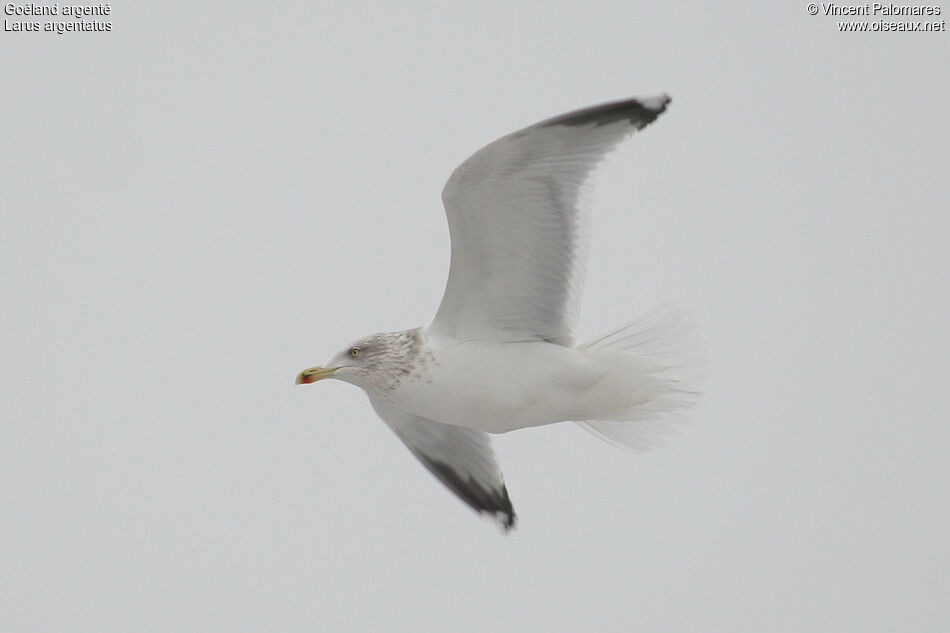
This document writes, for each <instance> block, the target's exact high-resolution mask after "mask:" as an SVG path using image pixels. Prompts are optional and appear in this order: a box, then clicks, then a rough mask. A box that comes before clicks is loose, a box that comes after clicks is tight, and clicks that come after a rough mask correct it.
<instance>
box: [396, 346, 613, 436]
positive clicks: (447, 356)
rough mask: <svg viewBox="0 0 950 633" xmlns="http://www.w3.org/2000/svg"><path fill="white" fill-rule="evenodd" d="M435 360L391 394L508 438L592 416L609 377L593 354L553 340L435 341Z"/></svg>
mask: <svg viewBox="0 0 950 633" xmlns="http://www.w3.org/2000/svg"><path fill="white" fill-rule="evenodd" d="M429 347H430V349H431V351H432V359H431V361H430V362H429V363H428V364H427V366H426V367H425V368H424V369H423V370H422V371H421V372H417V373H416V374H415V375H414V376H412V377H410V378H408V379H406V380H404V381H402V382H401V383H400V385H399V386H398V387H397V388H396V389H394V390H393V391H391V392H390V393H389V394H387V395H386V398H387V399H388V400H389V401H390V402H392V404H393V405H395V406H396V407H398V408H400V409H402V410H404V411H408V412H410V413H413V414H415V415H420V416H422V417H425V418H429V419H430V420H437V421H439V422H442V423H445V424H453V425H456V426H464V427H467V428H472V429H477V430H481V431H487V432H489V433H503V432H506V431H511V430H514V429H519V428H523V427H528V426H538V425H541V424H550V423H553V422H563V421H566V420H585V419H591V415H592V413H594V412H593V411H592V410H591V406H590V404H591V401H592V400H591V397H592V396H593V398H594V399H595V400H596V399H597V398H598V397H600V396H603V395H604V394H599V395H598V393H597V392H598V391H600V389H599V388H598V387H599V385H601V384H602V383H603V382H604V378H605V375H606V374H607V372H608V367H607V364H605V363H603V362H598V361H599V360H600V359H599V356H600V355H599V354H591V353H590V352H586V351H579V350H576V349H574V348H568V347H562V346H560V345H555V344H552V343H505V344H495V343H485V342H468V343H455V344H451V345H447V346H441V345H439V344H438V342H436V341H431V340H430V341H429Z"/></svg>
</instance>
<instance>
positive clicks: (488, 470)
mask: <svg viewBox="0 0 950 633" xmlns="http://www.w3.org/2000/svg"><path fill="white" fill-rule="evenodd" d="M370 402H372V404H373V408H374V409H375V410H376V413H377V414H379V417H381V418H382V419H383V421H384V422H385V423H386V424H387V425H388V426H389V428H391V429H392V430H393V431H395V433H396V435H398V436H399V439H401V440H402V441H403V442H404V443H405V444H406V446H408V447H409V450H410V451H412V453H413V455H415V456H416V457H417V458H419V461H421V462H422V463H423V464H424V465H425V467H426V468H428V469H429V471H430V472H431V473H432V474H433V475H435V476H436V477H438V478H439V481H441V482H442V483H443V484H445V485H446V487H448V489H449V490H451V491H452V492H454V493H455V494H456V495H458V496H459V498H461V499H462V500H463V501H464V502H465V503H467V504H468V505H470V506H471V507H472V508H474V509H475V511H476V512H478V513H482V512H486V513H488V514H489V515H491V516H492V518H494V519H495V520H496V521H498V523H499V524H500V525H501V526H502V527H503V528H504V529H505V530H506V531H507V530H510V529H511V528H512V527H514V525H515V510H514V508H513V507H512V505H511V499H510V498H509V497H508V489H507V488H506V487H505V481H504V479H503V478H502V475H501V468H499V466H498V462H497V461H496V460H495V452H494V451H493V450H492V447H491V441H490V440H489V438H488V435H487V434H485V433H482V432H480V431H473V430H471V429H466V428H462V427H458V426H450V425H448V424H442V423H441V422H435V421H434V420H429V419H427V418H422V417H419V416H416V415H412V414H411V413H406V412H404V411H401V410H399V409H396V408H395V407H393V406H391V405H389V404H388V403H386V402H384V401H381V400H377V399H373V398H370Z"/></svg>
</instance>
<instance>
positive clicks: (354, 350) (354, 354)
mask: <svg viewBox="0 0 950 633" xmlns="http://www.w3.org/2000/svg"><path fill="white" fill-rule="evenodd" d="M361 353H362V352H361V351H360V348H358V347H351V348H350V356H352V357H353V358H359V357H360V354H361Z"/></svg>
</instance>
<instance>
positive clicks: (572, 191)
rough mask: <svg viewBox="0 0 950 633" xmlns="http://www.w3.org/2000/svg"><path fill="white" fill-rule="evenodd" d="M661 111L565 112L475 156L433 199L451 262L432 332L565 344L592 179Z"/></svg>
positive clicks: (659, 101) (610, 107) (629, 103)
mask: <svg viewBox="0 0 950 633" xmlns="http://www.w3.org/2000/svg"><path fill="white" fill-rule="evenodd" d="M669 103H670V99H669V97H667V96H665V95H664V96H662V97H654V98H651V99H628V100H626V101H618V102H615V103H608V104H604V105H601V106H596V107H593V108H586V109H583V110H578V111H576V112H570V113H568V114H564V115H561V116H558V117H554V118H552V119H548V120H547V121H543V122H541V123H538V124H536V125H532V126H531V127H528V128H525V129H523V130H521V131H518V132H515V133H513V134H509V135H508V136H505V137H502V138H500V139H498V140H497V141H495V142H493V143H490V144H489V145H486V146H485V147H483V148H482V149H480V150H478V151H477V152H475V154H473V155H472V156H471V157H470V158H469V159H468V160H466V161H465V162H464V163H462V164H461V165H460V166H459V167H458V168H457V169H456V170H455V172H453V174H452V176H451V177H450V178H449V180H448V182H447V183H446V185H445V189H444V190H443V191H442V202H443V204H444V206H445V212H446V216H447V217H448V222H449V233H450V235H451V239H452V259H451V264H450V268H449V278H448V282H447V283H446V288H445V294H444V295H443V297H442V303H441V305H440V306H439V310H438V312H437V313H436V316H435V318H434V319H433V321H432V323H431V324H430V326H429V328H430V330H431V331H433V332H435V333H437V334H443V335H445V336H449V337H452V338H455V339H459V340H492V341H499V342H508V341H532V340H546V341H551V342H556V343H561V344H565V345H569V344H571V342H572V330H573V326H574V321H575V320H576V318H577V301H578V299H579V296H580V291H581V287H582V285H583V278H584V268H585V264H586V260H587V233H588V230H589V229H588V227H589V223H590V219H589V213H588V212H587V211H586V209H585V208H584V205H582V204H580V201H581V198H582V195H581V194H582V190H583V186H584V183H585V182H586V181H587V179H588V176H589V174H590V172H591V170H592V169H593V168H594V167H595V166H596V165H597V164H598V163H599V162H600V161H601V160H602V159H603V158H604V156H605V155H606V154H607V153H608V152H609V151H610V150H611V149H612V148H613V147H614V146H616V144H617V143H619V142H620V140H622V139H623V138H624V137H626V136H628V135H629V134H631V133H633V132H635V131H637V130H640V129H642V128H643V127H645V126H646V125H648V124H649V123H650V122H652V121H653V120H654V119H656V117H657V116H659V115H660V114H661V113H662V112H663V111H664V110H665V109H666V107H667V105H668V104H669Z"/></svg>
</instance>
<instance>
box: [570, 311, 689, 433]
mask: <svg viewBox="0 0 950 633" xmlns="http://www.w3.org/2000/svg"><path fill="white" fill-rule="evenodd" d="M578 349H582V350H585V349H602V350H607V351H614V352H623V353H625V354H630V355H632V356H637V357H639V358H645V359H650V360H651V361H655V364H653V366H654V367H655V369H653V370H651V371H649V373H645V374H644V375H642V376H632V377H631V380H636V381H638V383H643V384H641V385H640V388H641V390H643V389H644V385H645V388H646V390H647V391H648V392H649V393H650V398H649V400H647V401H646V402H642V403H640V404H638V405H637V406H635V407H634V408H632V409H630V410H628V411H626V412H625V413H624V414H623V416H622V419H621V420H587V421H584V422H578V423H577V424H578V425H580V427H581V428H583V429H585V430H587V431H590V432H591V433H593V434H594V435H596V436H597V437H599V438H600V439H602V440H604V441H606V442H608V443H610V444H613V445H614V446H618V447H620V448H623V449H626V450H637V451H647V450H650V449H651V448H656V447H661V446H665V445H666V441H667V439H668V438H670V437H673V436H675V435H677V432H676V426H678V425H679V424H682V423H684V422H686V421H687V419H686V417H685V415H684V413H685V411H686V410H688V409H690V408H692V407H693V406H694V405H695V404H696V402H697V400H698V399H699V397H700V395H701V392H700V389H699V385H700V384H701V383H702V382H703V380H704V378H705V374H704V371H703V367H704V359H703V355H702V345H701V342H700V339H699V335H698V333H697V331H696V327H695V325H694V324H693V322H692V321H691V320H690V318H689V317H688V315H687V314H686V313H685V312H684V311H683V310H682V309H681V308H680V307H679V306H678V305H677V304H676V303H665V304H663V305H661V306H659V307H657V308H655V309H654V310H652V311H651V312H648V313H647V314H645V315H643V316H642V317H640V318H639V319H636V320H635V321H632V322H630V323H627V324H626V325H623V326H621V327H619V328H617V329H615V330H613V331H611V332H609V333H607V334H605V335H603V336H600V337H598V338H596V339H593V340H590V341H587V342H585V343H582V344H581V345H579V346H578Z"/></svg>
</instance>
